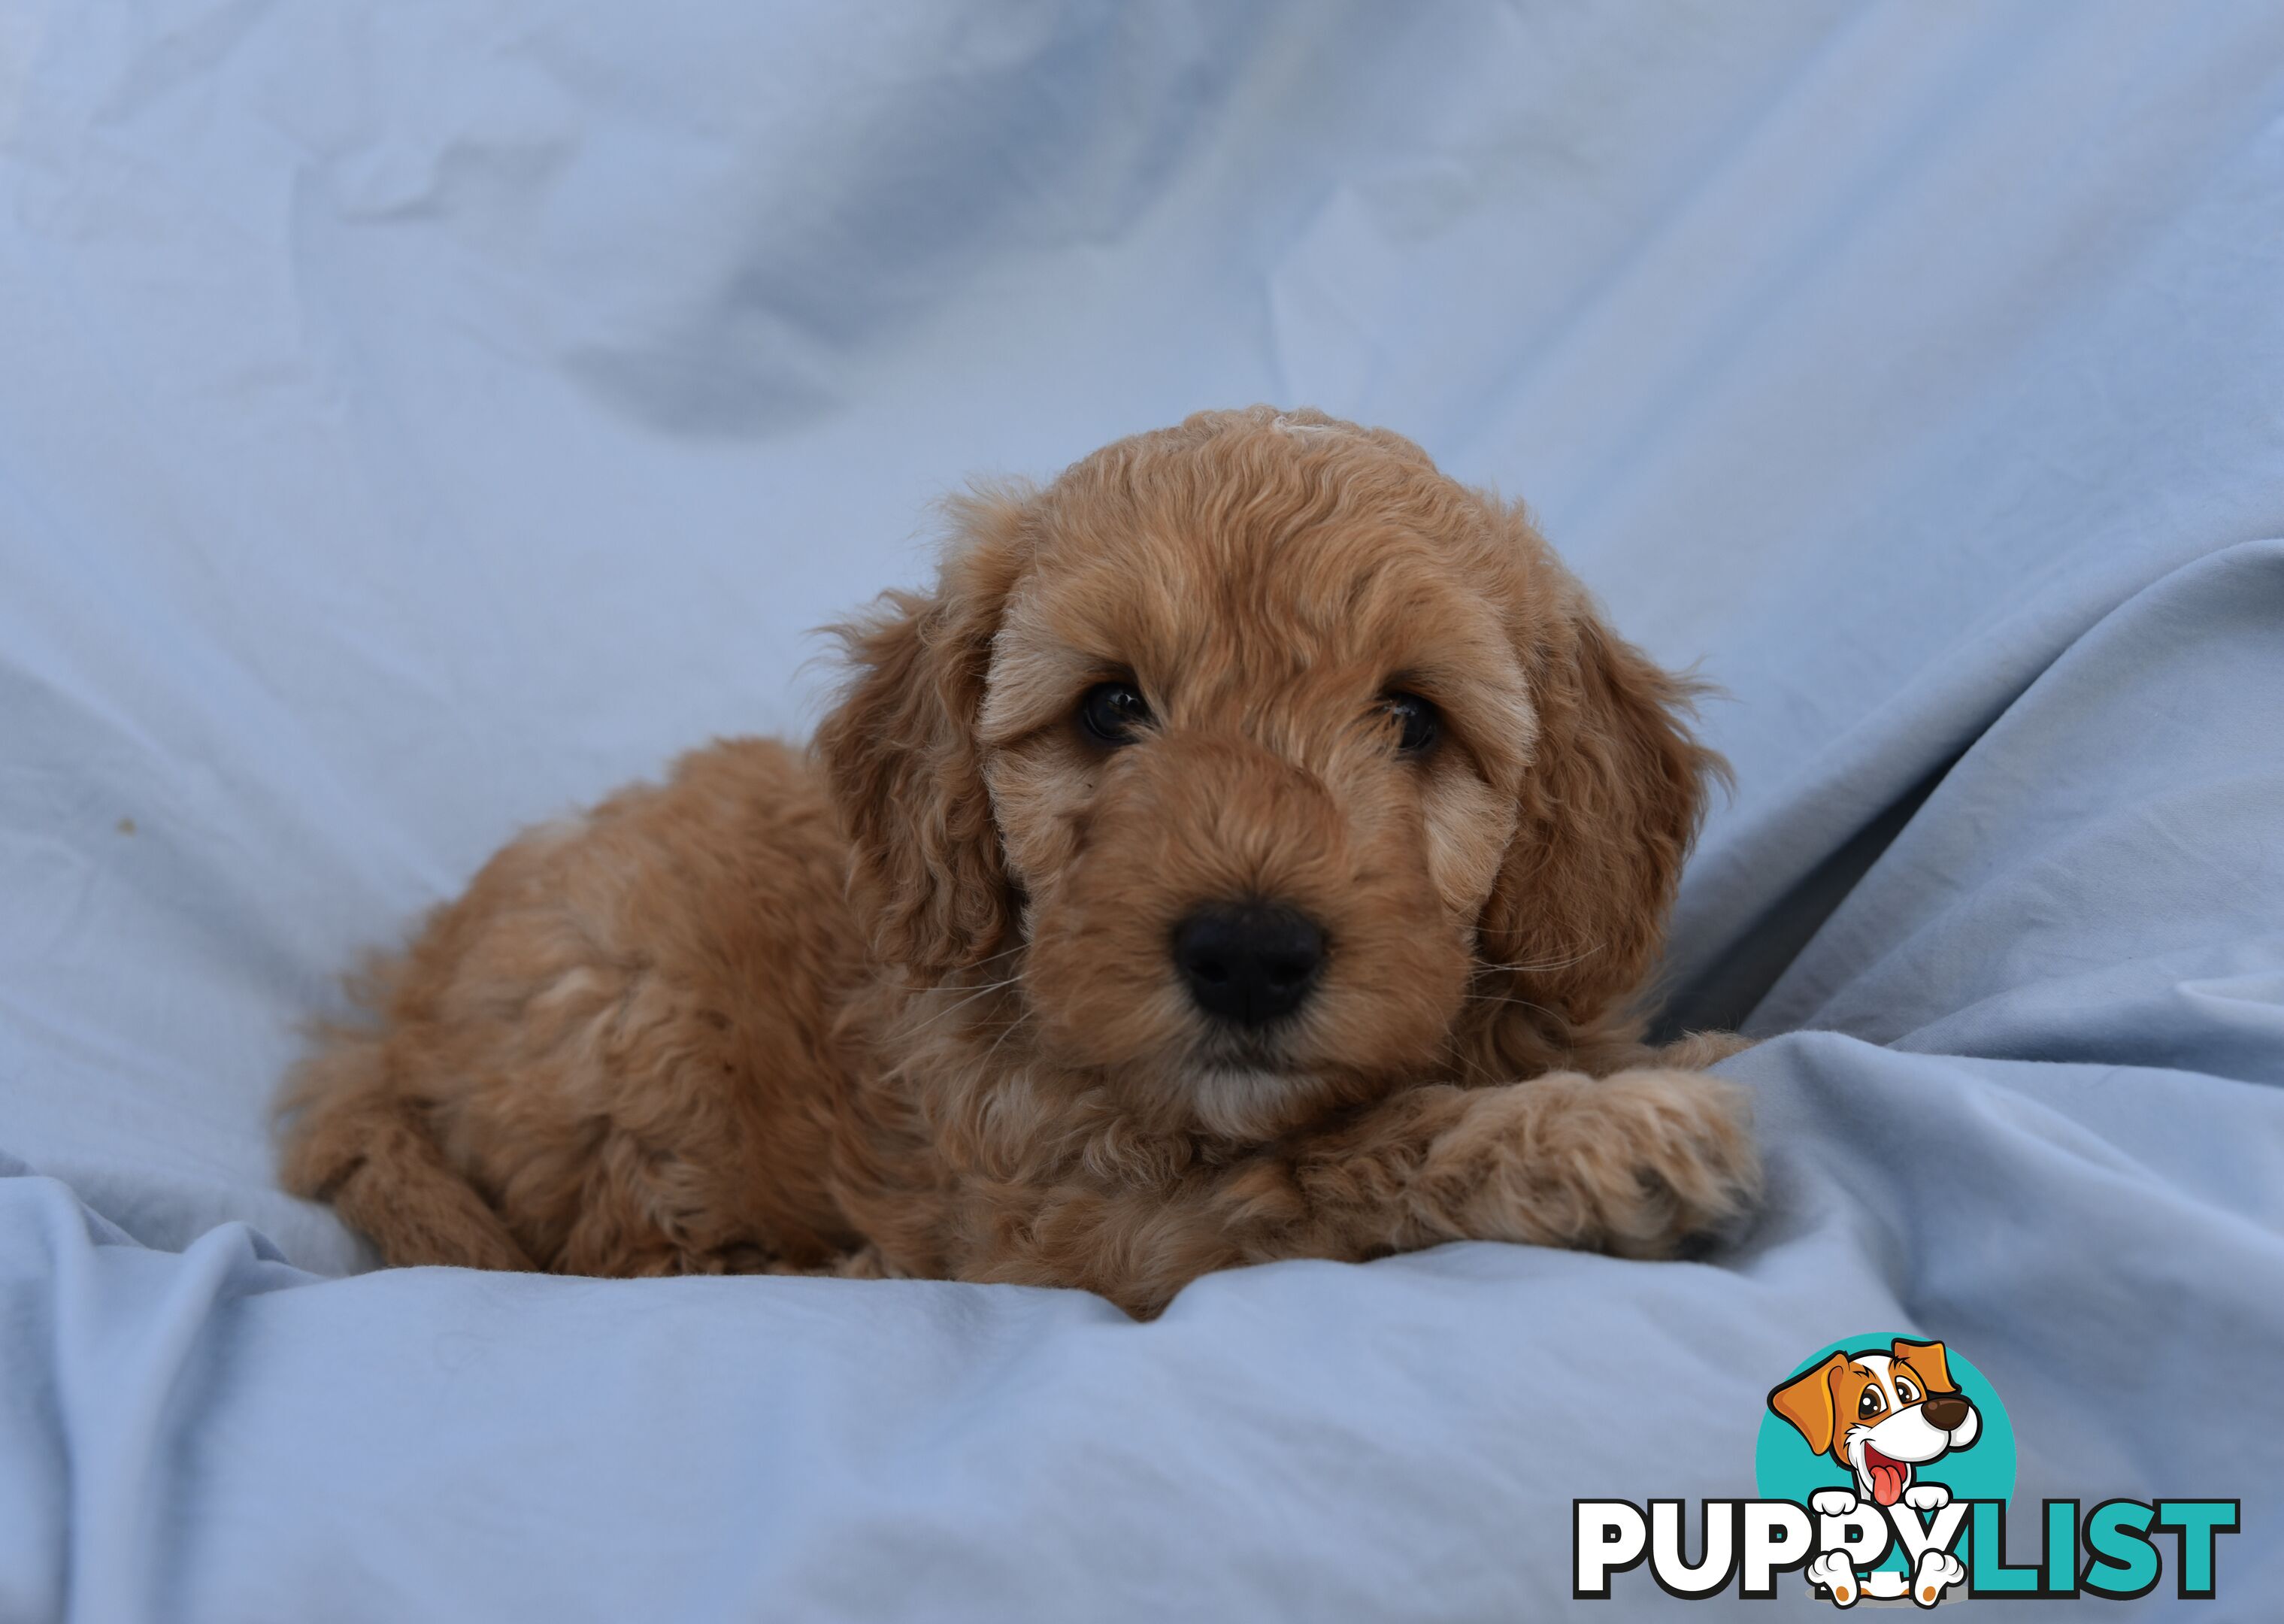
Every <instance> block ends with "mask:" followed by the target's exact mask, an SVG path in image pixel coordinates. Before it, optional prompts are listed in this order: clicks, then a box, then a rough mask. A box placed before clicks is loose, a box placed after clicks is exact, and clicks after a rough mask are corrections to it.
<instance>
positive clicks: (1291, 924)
mask: <svg viewBox="0 0 2284 1624" xmlns="http://www.w3.org/2000/svg"><path fill="white" fill-rule="evenodd" d="M1174 964H1175V967H1176V968H1177V970H1179V971H1180V972H1181V977H1182V980H1183V983H1184V984H1185V986H1187V987H1188V988H1189V989H1190V996H1191V998H1192V999H1193V1001H1194V1002H1195V1003H1196V1004H1197V1006H1198V1008H1200V1009H1201V1010H1203V1011H1205V1012H1206V1013H1207V1014H1208V1015H1210V1016H1212V1017H1213V1018H1214V1019H1216V1020H1223V1021H1227V1022H1229V1023H1230V1024H1231V1025H1232V1026H1239V1027H1265V1026H1267V1025H1269V1024H1270V1023H1271V1021H1275V1020H1279V1019H1283V1018H1284V1017H1286V1016H1287V1015H1290V1014H1292V1013H1293V1012H1294V1011H1295V1010H1297V1009H1299V1008H1300V1007H1301V1006H1302V1004H1303V1003H1306V1002H1308V998H1309V995H1310V993H1311V992H1313V991H1314V990H1315V989H1316V986H1317V982H1318V979H1319V978H1320V977H1321V976H1322V974H1323V972H1324V967H1325V933H1324V931H1323V930H1322V928H1320V927H1319V926H1318V924H1317V923H1316V921H1315V920H1313V919H1310V917H1308V916H1307V915H1305V914H1302V913H1299V912H1297V911H1295V910H1293V909H1290V908H1282V907H1278V906H1275V905H1273V904H1271V903H1265V902H1235V903H1219V904H1216V905H1213V906H1210V907H1207V908H1201V909H1200V910H1198V911H1197V912H1195V913H1193V914H1192V915H1191V916H1190V917H1188V918H1186V919H1185V920H1183V921H1182V922H1181V924H1179V925H1177V926H1175V928H1174Z"/></svg>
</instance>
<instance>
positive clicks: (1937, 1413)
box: [1920, 1393, 1967, 1433]
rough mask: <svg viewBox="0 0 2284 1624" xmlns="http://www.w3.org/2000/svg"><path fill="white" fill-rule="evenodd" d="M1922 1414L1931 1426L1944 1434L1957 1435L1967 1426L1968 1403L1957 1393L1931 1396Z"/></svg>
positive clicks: (1921, 1410)
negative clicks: (1956, 1433) (1961, 1428)
mask: <svg viewBox="0 0 2284 1624" xmlns="http://www.w3.org/2000/svg"><path fill="white" fill-rule="evenodd" d="M1920 1414H1921V1415H1923V1416H1925V1417H1927V1418H1928V1425H1929V1426H1932V1427H1935V1428H1937V1429H1938V1430H1940V1431H1942V1432H1946V1433H1955V1432H1957V1431H1958V1430H1959V1428H1960V1427H1962V1426H1965V1425H1967V1401H1966V1400H1965V1399H1963V1398H1961V1397H1959V1394H1956V1393H1936V1394H1929V1395H1928V1401H1927V1402H1926V1403H1924V1404H1922V1405H1920Z"/></svg>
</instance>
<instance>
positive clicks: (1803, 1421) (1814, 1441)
mask: <svg viewBox="0 0 2284 1624" xmlns="http://www.w3.org/2000/svg"><path fill="white" fill-rule="evenodd" d="M1847 1362H1848V1355H1845V1354H1834V1355H1832V1357H1830V1358H1829V1359H1826V1361H1825V1362H1823V1363H1822V1364H1819V1365H1816V1366H1813V1367H1811V1369H1809V1370H1803V1371H1802V1372H1801V1373H1800V1374H1799V1375H1797V1376H1795V1377H1794V1378H1792V1379H1791V1380H1790V1381H1788V1382H1786V1383H1785V1384H1784V1385H1783V1386H1780V1387H1778V1388H1777V1389H1775V1390H1774V1391H1773V1392H1772V1393H1771V1394H1769V1408H1770V1409H1773V1410H1775V1411H1776V1412H1777V1414H1779V1416H1782V1417H1784V1418H1785V1419H1786V1420H1787V1421H1789V1422H1791V1423H1792V1425H1793V1430H1794V1431H1795V1432H1796V1433H1799V1434H1800V1435H1801V1436H1802V1437H1803V1438H1805V1439H1806V1440H1808V1447H1809V1448H1810V1449H1811V1451H1813V1452H1814V1453H1816V1454H1818V1455H1822V1454H1824V1453H1826V1451H1828V1450H1829V1449H1830V1448H1832V1435H1833V1433H1834V1431H1835V1430H1837V1429H1836V1425H1835V1422H1834V1415H1833V1409H1832V1378H1833V1376H1834V1374H1835V1373H1836V1372H1837V1371H1838V1370H1840V1369H1841V1368H1842V1366H1844V1365H1846V1364H1847Z"/></svg>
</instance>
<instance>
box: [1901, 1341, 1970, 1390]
mask: <svg viewBox="0 0 2284 1624" xmlns="http://www.w3.org/2000/svg"><path fill="white" fill-rule="evenodd" d="M1889 1353H1890V1354H1891V1355H1892V1356H1893V1357H1894V1359H1895V1361H1896V1362H1897V1364H1900V1365H1905V1366H1906V1367H1908V1368H1909V1369H1910V1370H1911V1372H1912V1374H1913V1375H1914V1376H1917V1377H1918V1378H1920V1386H1921V1387H1922V1388H1924V1389H1925V1390H1926V1391H1928V1392H1929V1393H1956V1392H1958V1391H1959V1384H1958V1383H1957V1382H1955V1381H1953V1380H1952V1379H1951V1359H1950V1356H1949V1355H1947V1354H1945V1353H1944V1347H1943V1344H1942V1343H1940V1342H1906V1341H1905V1340H1904V1339H1902V1338H1901V1337H1898V1338H1897V1339H1896V1340H1895V1342H1894V1343H1893V1344H1892V1345H1891V1347H1890V1348H1889Z"/></svg>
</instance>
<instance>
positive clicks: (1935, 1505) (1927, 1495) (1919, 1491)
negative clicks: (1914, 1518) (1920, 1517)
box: [1904, 1483, 1951, 1511]
mask: <svg viewBox="0 0 2284 1624" xmlns="http://www.w3.org/2000/svg"><path fill="white" fill-rule="evenodd" d="M1904 1503H1905V1505H1907V1506H1909V1507H1911V1508H1912V1510H1913V1511H1941V1510H1943V1508H1944V1507H1945V1506H1947V1505H1949V1504H1950V1503H1951V1491H1950V1490H1949V1489H1947V1488H1945V1487H1944V1486H1943V1485H1942V1484H1940V1483H1914V1484H1912V1486H1911V1487H1909V1488H1907V1489H1905V1491H1904Z"/></svg>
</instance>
